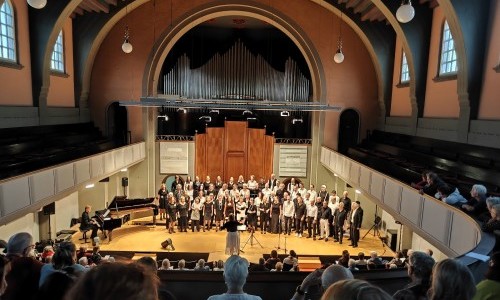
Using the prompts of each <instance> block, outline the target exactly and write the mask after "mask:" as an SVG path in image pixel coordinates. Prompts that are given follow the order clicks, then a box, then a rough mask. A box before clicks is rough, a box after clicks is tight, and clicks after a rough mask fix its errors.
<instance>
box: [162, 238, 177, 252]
mask: <svg viewBox="0 0 500 300" xmlns="http://www.w3.org/2000/svg"><path fill="white" fill-rule="evenodd" d="M168 246H170V247H171V248H172V250H174V251H175V247H174V244H173V243H172V239H171V238H168V239H166V240H164V241H163V242H161V247H162V248H163V249H166V248H167V247H168Z"/></svg>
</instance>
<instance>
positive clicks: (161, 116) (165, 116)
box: [158, 115, 168, 122]
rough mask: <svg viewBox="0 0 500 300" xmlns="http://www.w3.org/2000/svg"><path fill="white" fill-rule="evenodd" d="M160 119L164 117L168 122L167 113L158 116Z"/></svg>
mask: <svg viewBox="0 0 500 300" xmlns="http://www.w3.org/2000/svg"><path fill="white" fill-rule="evenodd" d="M158 119H163V121H165V122H167V121H168V116H167V115H160V116H158Z"/></svg>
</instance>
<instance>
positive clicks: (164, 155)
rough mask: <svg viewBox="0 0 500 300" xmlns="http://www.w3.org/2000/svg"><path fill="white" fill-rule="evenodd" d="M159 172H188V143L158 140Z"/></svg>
mask: <svg viewBox="0 0 500 300" xmlns="http://www.w3.org/2000/svg"><path fill="white" fill-rule="evenodd" d="M160 174H188V143H183V142H160Z"/></svg>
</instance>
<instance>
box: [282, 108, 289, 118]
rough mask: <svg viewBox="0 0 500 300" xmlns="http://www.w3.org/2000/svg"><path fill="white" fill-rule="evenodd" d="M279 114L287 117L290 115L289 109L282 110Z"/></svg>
mask: <svg viewBox="0 0 500 300" xmlns="http://www.w3.org/2000/svg"><path fill="white" fill-rule="evenodd" d="M280 115H281V116H282V117H289V116H290V112H289V111H287V110H284V111H282V112H281V114H280Z"/></svg>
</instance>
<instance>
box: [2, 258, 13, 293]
mask: <svg viewBox="0 0 500 300" xmlns="http://www.w3.org/2000/svg"><path fill="white" fill-rule="evenodd" d="M10 267H11V266H10V261H9V260H8V259H7V258H6V257H5V256H3V255H1V256H0V280H1V281H0V299H1V298H2V295H3V293H5V290H6V289H7V282H6V281H5V277H7V274H9V272H10Z"/></svg>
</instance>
